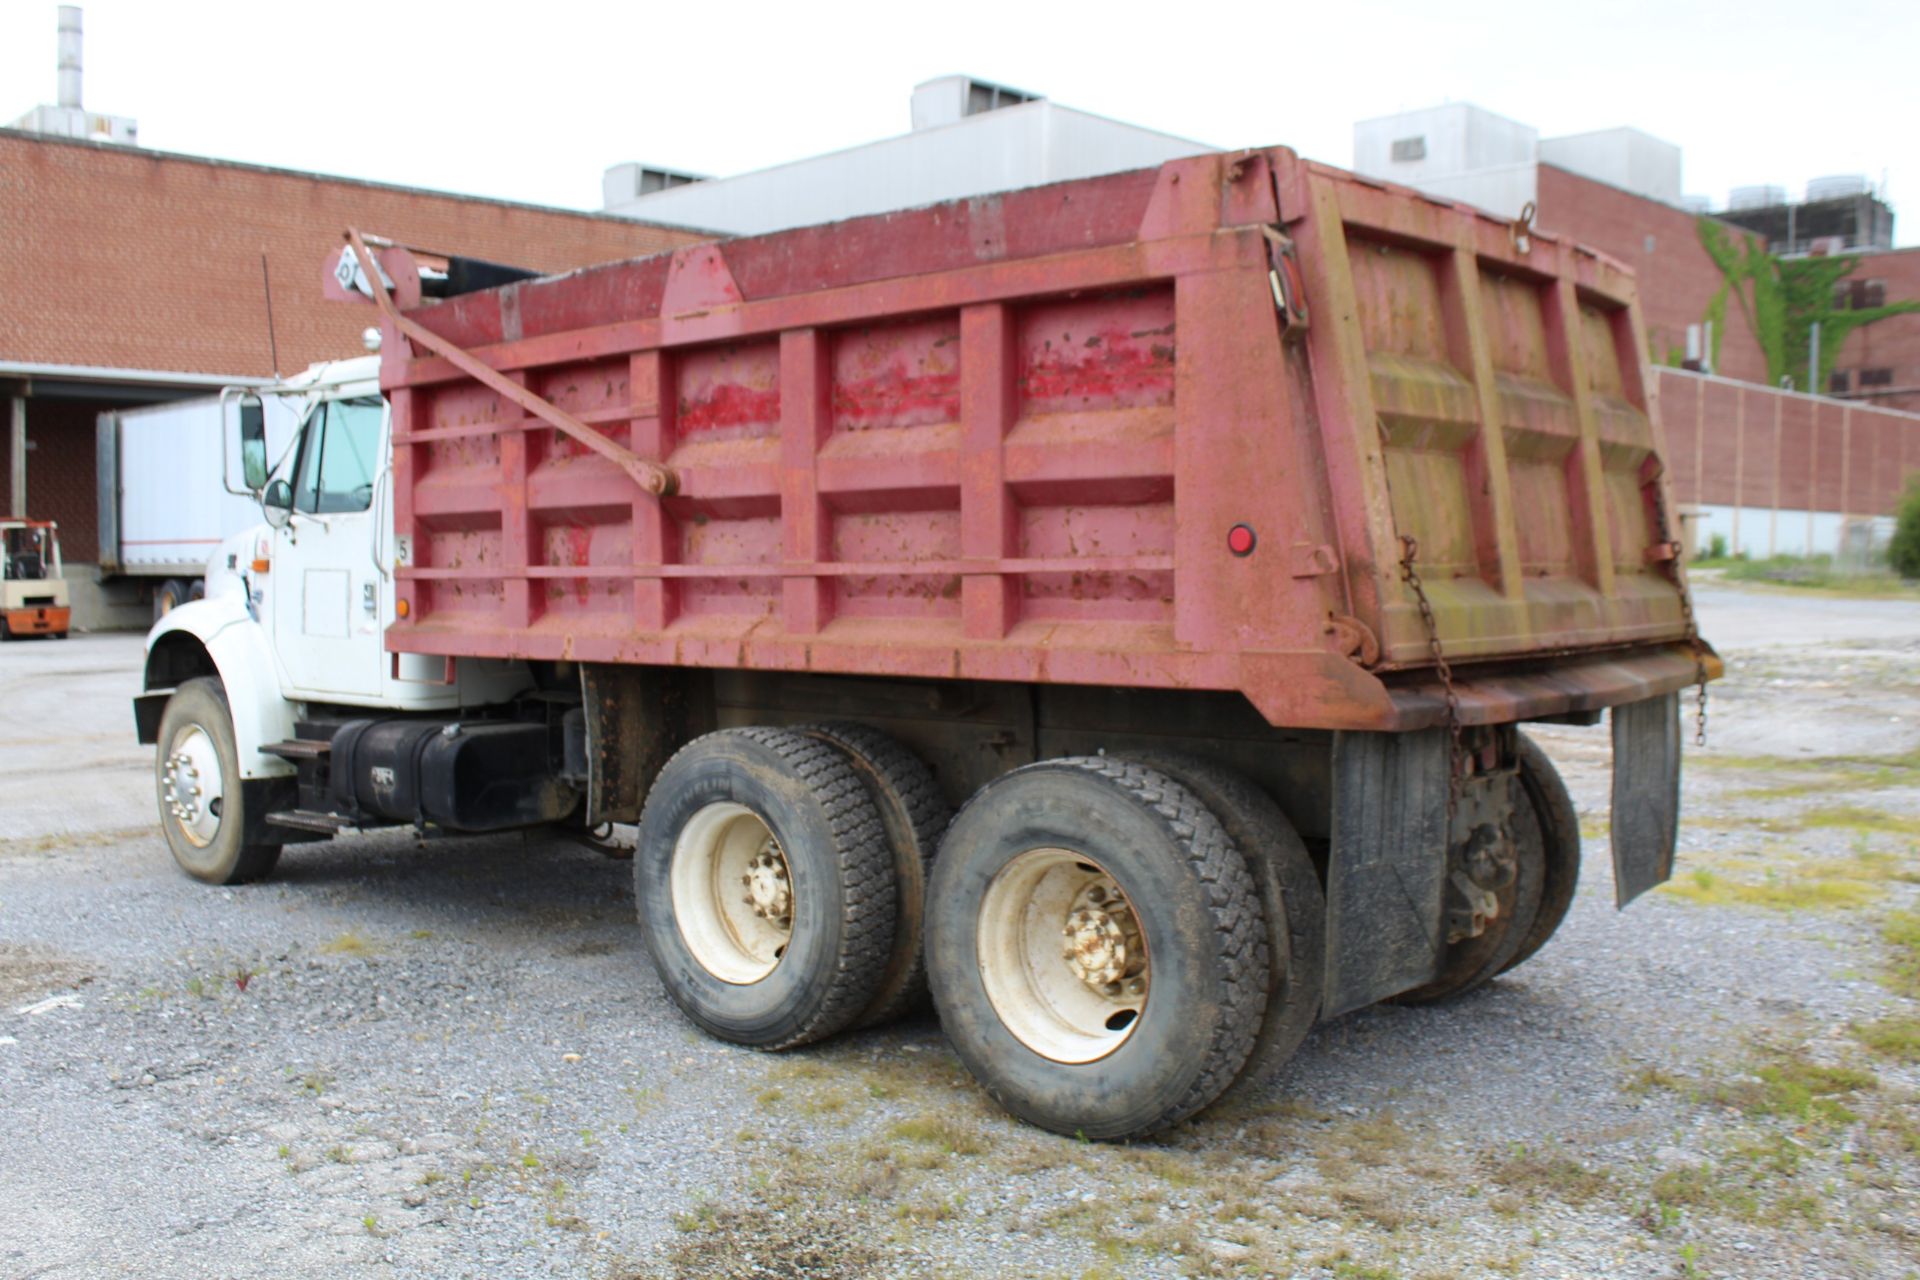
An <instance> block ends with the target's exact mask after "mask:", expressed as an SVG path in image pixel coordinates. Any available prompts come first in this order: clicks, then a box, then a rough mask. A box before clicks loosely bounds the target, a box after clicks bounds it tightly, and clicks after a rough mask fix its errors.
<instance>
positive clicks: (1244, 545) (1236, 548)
mask: <svg viewBox="0 0 1920 1280" xmlns="http://www.w3.org/2000/svg"><path fill="white" fill-rule="evenodd" d="M1258 541H1259V539H1257V538H1255V537H1254V536H1253V526H1252V525H1250V524H1237V525H1235V526H1233V528H1231V529H1229V530H1227V550H1229V551H1231V552H1233V554H1235V555H1237V556H1250V555H1252V554H1253V548H1254V545H1255V544H1256V543H1257V542H1258Z"/></svg>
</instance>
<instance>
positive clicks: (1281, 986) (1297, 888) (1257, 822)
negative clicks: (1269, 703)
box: [1126, 750, 1327, 1100]
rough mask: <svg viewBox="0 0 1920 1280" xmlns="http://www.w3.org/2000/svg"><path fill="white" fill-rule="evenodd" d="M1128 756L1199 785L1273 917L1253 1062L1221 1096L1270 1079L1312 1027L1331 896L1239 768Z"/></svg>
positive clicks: (1290, 831) (1270, 804) (1270, 803)
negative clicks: (1263, 1010)
mask: <svg viewBox="0 0 1920 1280" xmlns="http://www.w3.org/2000/svg"><path fill="white" fill-rule="evenodd" d="M1126 755H1127V757H1128V758H1129V759H1132V760H1138V761H1139V762H1140V763H1142V764H1144V765H1146V766H1147V767H1148V768H1150V769H1156V770H1158V771H1159V772H1161V773H1164V774H1166V775H1167V776H1168V777H1169V778H1172V779H1173V780H1174V781H1175V782H1177V783H1179V784H1180V785H1181V786H1183V787H1185V788H1186V789H1187V790H1189V791H1191V792H1193V794H1194V795H1196V796H1198V797H1199V798H1200V802H1201V803H1202V804H1204V805H1206V806H1207V808H1209V809H1211V810H1212V811H1213V813H1214V816H1216V817H1218V818H1219V819H1220V825H1221V827H1223V828H1224V829H1225V830H1226V833H1227V838H1228V839H1229V840H1231V841H1232V842H1233V845H1234V847H1235V848H1236V849H1238V850H1239V851H1240V856H1241V857H1242V858H1243V859H1245V861H1246V864H1247V872H1248V874H1249V875H1251V876H1252V877H1253V884H1254V888H1255V889H1256V890H1257V891H1258V892H1259V894H1260V907H1261V911H1262V913H1263V914H1264V915H1265V917H1266V922H1267V1007H1266V1014H1265V1016H1264V1017H1263V1018H1262V1020H1261V1023H1260V1034H1259V1036H1258V1037H1257V1038H1256V1039H1255V1040H1254V1042H1253V1052H1252V1053H1251V1054H1250V1055H1249V1056H1248V1058H1247V1065H1246V1067H1245V1068H1243V1069H1242V1070H1241V1072H1240V1075H1239V1077H1238V1078H1237V1079H1235V1080H1234V1082H1233V1084H1231V1085H1230V1086H1228V1088H1227V1091H1226V1093H1225V1094H1223V1095H1221V1096H1222V1099H1223V1100H1224V1099H1229V1098H1235V1097H1244V1096H1246V1095H1247V1094H1249V1093H1253V1092H1256V1091H1258V1090H1259V1089H1260V1088H1262V1087H1263V1086H1265V1085H1267V1084H1269V1083H1271V1082H1272V1080H1273V1078H1274V1076H1275V1075H1276V1074H1277V1073H1278V1072H1279V1070H1280V1068H1281V1067H1282V1066H1284V1065H1285V1064H1286V1062H1287V1060H1288V1059H1289V1058H1291V1057H1293V1054H1294V1051H1295V1050H1296V1049H1298V1048H1299V1047H1300V1042H1301V1041H1303V1040H1305V1039H1306V1038H1307V1033H1308V1032H1309V1031H1311V1030H1313V1024H1314V1021H1315V1019H1316V1018H1317V1017H1318V1016H1319V1013H1320V991H1321V984H1322V982H1323V980H1324V978H1325V976H1326V955H1327V898H1326V892H1325V890H1323V889H1322V888H1321V887H1320V874H1319V872H1318V871H1316V870H1315V869H1314V865H1313V859H1312V858H1311V857H1310V856H1309V855H1308V853H1307V846H1306V845H1305V844H1304V843H1302V842H1301V839H1300V833H1299V832H1297V831H1295V830H1294V828H1293V823H1292V822H1290V821H1289V820H1288V819H1287V815H1286V814H1285V813H1284V812H1282V811H1281V808H1280V806H1279V805H1278V804H1276V803H1274V800H1273V797H1271V796H1269V795H1268V794H1267V793H1266V792H1265V791H1262V790H1261V789H1260V788H1259V787H1258V786H1256V785H1255V784H1254V782H1253V781H1252V779H1250V778H1248V777H1247V776H1246V775H1245V774H1242V773H1240V772H1238V771H1237V770H1234V769H1229V768H1227V767H1226V766H1224V765H1220V764H1216V763H1214V762H1213V761H1211V760H1207V759H1204V758H1202V757H1200V756H1192V755H1187V754H1185V753H1184V752H1177V751H1164V752H1163V751H1151V750H1149V751H1129V752H1127V753H1126Z"/></svg>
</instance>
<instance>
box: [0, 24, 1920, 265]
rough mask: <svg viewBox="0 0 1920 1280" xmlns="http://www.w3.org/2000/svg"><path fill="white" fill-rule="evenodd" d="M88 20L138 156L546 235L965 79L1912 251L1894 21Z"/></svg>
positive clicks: (1916, 192) (1239, 135)
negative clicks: (256, 172)
mask: <svg viewBox="0 0 1920 1280" xmlns="http://www.w3.org/2000/svg"><path fill="white" fill-rule="evenodd" d="M84 7H85V13H86V17H85V22H86V56H85V62H86V102H85V105H86V106H87V107H88V108H90V109H92V110H95V111H102V112H110V113H114V114H118V115H129V116H133V117H135V118H137V119H138V120H139V122H140V139H141V142H142V143H143V144H144V145H145V146H147V147H150V148H154V149H158V150H167V151H182V152H189V153H192V154H197V155H206V156H217V157H221V158H225V159H231V160H246V161H252V162H256V163H261V164H271V165H280V166H284V167H287V168H293V169H308V170H314V171H318V172H322V173H334V174H343V175H347V176H351V177H359V178H369V179H374V180H377V181H383V182H398V183H406V184H411V185H416V186H425V187H434V188H440V189H444V190H449V191H460V192H469V193H474V194H479V195H489V196H501V197H507V198H512V199H517V200H527V201H533V202H535V203H540V204H550V205H559V206H564V207H570V208H580V209H593V208H597V207H598V206H599V202H600V175H601V171H602V170H603V169H605V168H606V167H607V166H608V165H610V164H613V163H616V162H618V161H622V160H644V161H647V162H650V163H655V164H663V165H667V166H670V167H677V168H684V169H691V170H694V171H698V172H703V173H711V174H722V175H724V174H730V173H737V172H740V171H743V170H748V169H755V168H759V167H761V166H764V165H769V164H776V163H779V162H781V161H785V160H793V159H798V158H800V157H802V156H807V155H813V154H816V153H818V152H822V151H829V150H834V149H836V148H839V147H844V146H850V145H854V144H857V143H861V142H867V141H871V140H873V139H875V138H881V137H886V136H889V135H892V134H896V133H902V132H905V131H906V129H907V124H908V117H907V111H908V97H909V94H910V92H911V90H912V87H913V85H914V84H916V83H917V82H919V81H922V80H926V79H929V78H932V77H934V76H937V75H943V74H947V73H950V72H964V73H966V74H969V75H974V76H979V77H981V78H984V79H990V80H997V81H1000V82H1002V83H1005V84H1010V85H1014V86H1017V87H1020V88H1023V89H1028V90H1032V91H1034V92H1038V93H1043V94H1045V95H1047V96H1049V97H1051V98H1053V99H1054V100H1055V101H1057V102H1060V103H1062V104H1064V105H1067V106H1072V107H1078V108H1080V109H1083V110H1087V111H1094V112H1098V113H1100V114H1103V115H1108V116H1112V117H1115V118H1117V119H1120V120H1125V121H1128V122H1131V123H1135V124H1141V125H1146V126H1149V127H1152V128H1157V129H1162V130H1165V131H1167V132H1170V133H1176V134H1180V135H1183V136H1185V137H1190V138H1195V139H1198V140H1201V141H1203V142H1208V143H1212V144H1217V145H1219V146H1222V147H1235V146H1248V145H1257V144H1265V143H1276V142H1277V143H1284V144H1286V145H1289V146H1292V147H1294V148H1295V149H1297V150H1299V151H1301V152H1302V153H1304V154H1306V155H1309V156H1312V157H1315V158H1317V159H1322V160H1327V161H1331V162H1333V163H1336V164H1342V165H1345V164H1348V163H1349V162H1350V161H1351V159H1352V125H1353V122H1354V121H1355V120H1360V119H1365V118H1367V117H1370V116H1377V115H1384V114H1387V113H1390V112H1394V111H1398V110H1401V109H1405V108H1414V107H1424V106H1431V105H1434V104H1436V103H1440V102H1445V101H1460V100H1465V101H1469V102H1474V103H1477V104H1479V105H1481V106H1483V107H1486V108H1488V109H1490V110H1493V111H1497V112H1500V113H1502V114H1504V115H1508V116H1511V117H1513V118H1515V119H1518V120H1521V121H1523V122H1526V123H1529V124H1532V125H1534V126H1536V127H1537V128H1538V129H1539V130H1540V132H1541V135H1542V136H1553V135H1555V134H1561V133H1577V132H1583V131H1586V130H1590V129H1601V128H1607V127H1610V126H1614V125H1623V124H1624V125H1633V126H1635V127H1637V128H1640V129H1644V130H1646V131H1647V132H1649V133H1652V134H1654V135H1656V136H1658V137H1661V138H1664V139H1666V140H1668V141H1670V142H1674V143H1678V144H1679V145H1680V146H1681V147H1682V148H1683V150H1684V157H1685V158H1684V164H1685V168H1684V180H1685V187H1686V190H1687V191H1688V192H1689V193H1698V194H1700V195H1704V196H1707V197H1709V198H1711V199H1712V200H1713V202H1714V207H1716V208H1719V207H1721V206H1722V205H1723V204H1724V202H1725V200H1726V195H1727V191H1728V189H1729V188H1731V187H1734V186H1741V185H1746V184H1751V183H1775V184H1778V185H1781V186H1784V187H1786V188H1787V189H1788V190H1789V192H1790V193H1792V194H1793V195H1795V196H1798V194H1799V193H1800V191H1801V189H1802V188H1803V187H1804V185H1805V183H1806V181H1807V179H1809V178H1815V177H1820V176H1823V175H1827V174H1844V173H1858V174H1863V175H1866V176H1867V177H1868V178H1869V179H1870V180H1871V181H1873V182H1874V183H1876V184H1884V187H1885V193H1886V196H1887V198H1888V199H1889V200H1890V201H1891V202H1892V203H1893V204H1894V205H1895V207H1896V210H1898V211H1900V212H1901V213H1902V214H1903V215H1904V216H1901V217H1900V218H1899V219H1898V220H1897V222H1896V232H1897V241H1898V243H1900V244H1903V245H1911V244H1915V243H1920V129H1917V128H1916V127H1915V126H1916V121H1917V120H1920V110H1916V107H1917V106H1920V86H1917V85H1916V81H1920V61H1917V59H1920V4H1916V3H1914V0H1885V2H1881V0H1827V2H1826V3H1808V2H1807V0H1797V2H1796V3H1792V4H1786V3H1772V2H1770V0H1761V2H1759V3H1754V2H1751V0H1750V2H1748V3H1744V4H1740V5H1737V6H1736V5H1732V4H1724V3H1723V4H1689V3H1687V2H1686V0H1662V2H1660V3H1643V2H1640V0H1632V2H1628V3H1617V4H1600V3H1595V4H1588V5H1572V4H1565V3H1558V4H1556V3H1552V2H1551V0H1548V2H1547V3H1531V4H1527V3H1514V0H1499V2H1498V3H1493V2H1482V0H1451V2H1449V3H1436V4H1416V3H1412V2H1410V0H1406V2H1402V3H1384V2H1378V3H1356V2H1353V0H1348V2H1347V3H1335V4H1329V3H1316V4H1301V3H1289V2H1287V0H1278V2H1276V0H1269V2H1267V3H1262V4H1257V5H1246V6H1238V5H1224V4H1212V5H1209V4H1195V3H1187V4H1172V5H1151V6H1149V5H1138V6H1129V5H1109V6H1087V5H1077V4H1044V3H1035V2H1034V0H1028V2H1027V3H1020V4H1001V3H984V2H982V0H975V2H973V3H954V2H952V0H948V2H947V3H922V4H905V3H895V4H883V5H855V4H838V5H836V4H831V3H828V4H820V3H812V4H800V3H785V4H758V3H727V4H686V3H675V4H649V3H638V4H636V3H621V4H605V5H595V4H579V3H569V2H567V0H546V2H545V3H537V4H527V3H511V4H509V3H484V2H482V3H465V4H458V5H455V4H438V3H417V4H416V3H406V2H405V0H385V2H384V3H374V2H367V0H329V2H327V3H319V2H318V0H249V2H247V3H193V2H189V0H173V2H170V0H93V2H92V3H89V4H86V5H85V6H84ZM55 10H56V6H55V5H54V4H53V3H51V2H50V0H0V120H12V119H13V118H15V117H16V116H18V115H20V114H21V113H24V112H25V111H27V110H28V109H30V108H31V107H33V106H35V105H37V104H39V103H42V102H52V101H54V100H55V76H54V53H55V39H54V31H55ZM1909 193H1911V194H1912V195H1913V197H1914V198H1913V200H1912V201H1911V202H1910V203H1909V204H1908V206H1907V207H1906V208H1902V204H1903V199H1904V197H1906V196H1907V195H1908V194H1909Z"/></svg>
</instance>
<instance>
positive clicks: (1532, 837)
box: [1392, 767, 1547, 1004]
mask: <svg viewBox="0 0 1920 1280" xmlns="http://www.w3.org/2000/svg"><path fill="white" fill-rule="evenodd" d="M1524 771H1525V770H1524V767H1523V769H1522V772H1523V773H1524ZM1514 786H1515V789H1516V790H1517V792H1518V794H1517V795H1515V796H1514V805H1513V842H1514V846H1515V855H1516V857H1515V868H1514V877H1513V881H1512V883H1510V884H1509V885H1507V886H1506V887H1505V888H1504V889H1501V890H1500V891H1499V892H1498V894H1497V895H1496V896H1497V897H1498V899H1499V902H1500V914H1499V915H1497V916H1495V917H1494V920H1493V923H1492V924H1490V925H1489V926H1488V927H1487V929H1486V931H1485V932H1483V933H1482V934H1480V936H1479V937H1477V938H1463V939H1461V940H1460V941H1459V942H1456V943H1453V944H1452V945H1450V946H1448V947H1447V949H1446V953H1445V955H1444V957H1443V958H1442V960H1441V962H1440V974H1439V976H1438V977H1436V978H1435V979H1434V980H1433V981H1432V982H1429V983H1427V984H1426V985H1425V986H1421V987H1415V988H1414V989H1413V990H1411V991H1403V992H1401V993H1400V994H1399V995H1397V996H1394V997H1393V999H1392V1003H1394V1004H1436V1003H1438V1002H1439V1001H1442V1000H1451V999H1453V998H1454V997H1455V996H1463V995H1465V994H1466V993H1467V992H1469V991H1473V990H1477V989H1478V988H1480V987H1483V986H1485V985H1486V984H1487V983H1489V982H1491V981H1493V979H1494V978H1495V977H1497V976H1498V975H1499V974H1500V973H1501V972H1502V971H1503V970H1505V969H1506V968H1507V967H1508V965H1509V964H1510V963H1511V962H1512V960H1513V957H1514V956H1516V955H1518V954H1519V953H1520V948H1521V947H1522V946H1524V945H1525V943H1526V941H1527V939H1528V938H1529V937H1530V936H1531V931H1532V929H1533V926H1534V923H1535V922H1536V920H1537V919H1538V918H1539V915H1540V909H1541V905H1542V903H1543V901H1544V898H1543V893H1542V890H1543V889H1544V888H1545V882H1546V865H1547V854H1546V848H1545V843H1546V836H1545V834H1544V833H1543V831H1542V829H1541V828H1542V823H1541V819H1540V815H1539V813H1538V812H1537V811H1536V809H1535V808H1534V806H1533V805H1532V804H1531V803H1530V802H1529V797H1528V794H1527V788H1526V786H1525V785H1524V784H1523V783H1521V782H1519V781H1517V780H1516V782H1515V783H1514Z"/></svg>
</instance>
